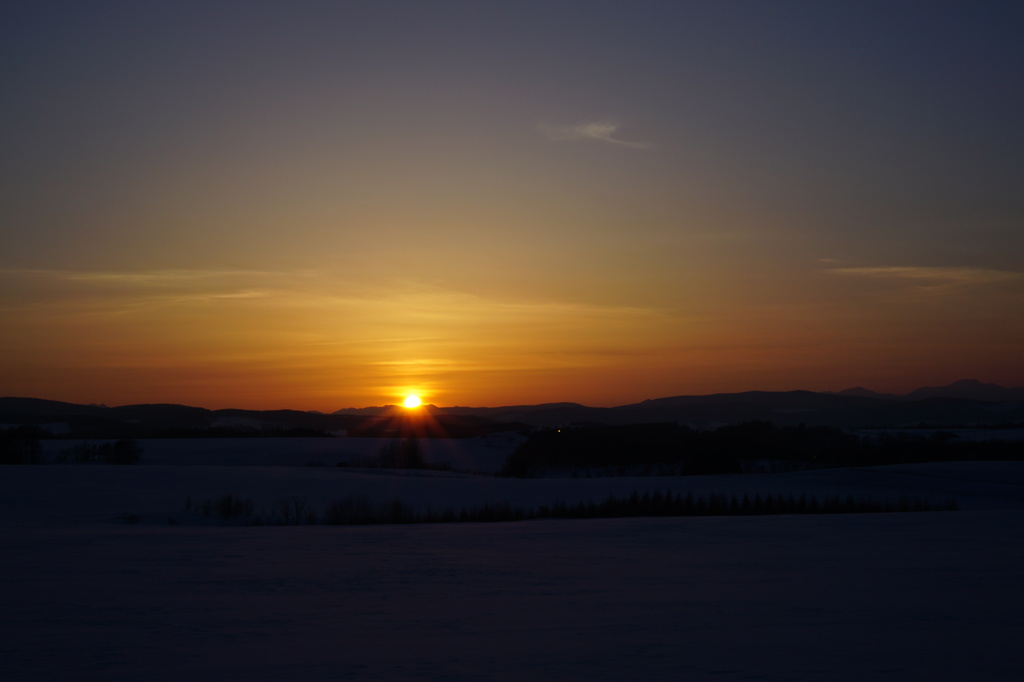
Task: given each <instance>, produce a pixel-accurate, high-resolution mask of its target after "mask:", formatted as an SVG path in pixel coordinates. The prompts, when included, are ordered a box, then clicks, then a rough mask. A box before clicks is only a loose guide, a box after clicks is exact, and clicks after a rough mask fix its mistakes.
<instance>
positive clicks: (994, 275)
mask: <svg viewBox="0 0 1024 682" xmlns="http://www.w3.org/2000/svg"><path fill="white" fill-rule="evenodd" d="M825 272H828V273H830V274H834V275H840V276H844V277H864V278H870V279H886V280H893V281H902V282H904V283H908V284H916V285H918V286H921V287H924V288H933V287H941V288H949V287H966V286H978V285H984V284H996V283H1000V282H1012V281H1017V280H1021V279H1024V273H1021V272H1013V271H1009V270H994V269H991V268H972V267H943V266H935V267H928V266H913V265H902V266H876V267H857V268H831V269H828V270H826V271H825Z"/></svg>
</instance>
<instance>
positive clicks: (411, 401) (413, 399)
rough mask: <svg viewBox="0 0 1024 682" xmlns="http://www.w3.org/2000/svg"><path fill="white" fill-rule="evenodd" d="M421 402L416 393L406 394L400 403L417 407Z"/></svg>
mask: <svg viewBox="0 0 1024 682" xmlns="http://www.w3.org/2000/svg"><path fill="white" fill-rule="evenodd" d="M421 404H423V401H422V400H420V397H419V396H418V395H410V396H406V397H405V400H404V401H403V402H402V405H404V406H405V407H408V408H410V409H412V408H414V407H419V406H420V405H421Z"/></svg>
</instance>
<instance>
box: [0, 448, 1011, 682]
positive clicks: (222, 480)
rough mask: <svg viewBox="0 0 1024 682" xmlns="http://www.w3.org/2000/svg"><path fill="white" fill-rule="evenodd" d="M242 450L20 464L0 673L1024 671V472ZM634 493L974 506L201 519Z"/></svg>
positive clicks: (305, 676)
mask: <svg viewBox="0 0 1024 682" xmlns="http://www.w3.org/2000/svg"><path fill="white" fill-rule="evenodd" d="M303 440H305V439H303ZM145 447H146V451H145V452H144V454H143V461H144V462H145V461H147V460H148V461H153V459H155V458H156V454H157V451H156V449H155V448H153V447H152V444H151V442H147V443H146V445H145ZM178 447H179V448H180V447H181V442H179V443H178ZM267 447H269V446H267ZM492 449H498V448H497V447H495V448H492ZM228 454H229V453H226V454H225V455H224V457H225V459H222V460H220V461H219V462H218V463H216V464H212V463H211V464H207V465H206V466H196V465H195V464H197V463H198V461H197V460H196V459H193V461H192V463H182V460H181V459H179V460H178V461H177V463H175V462H174V461H173V458H170V459H169V460H164V462H163V463H160V464H156V463H153V464H142V465H139V466H135V467H116V466H105V465H91V466H74V465H50V466H37V467H3V468H0V547H2V552H0V680H139V679H146V680H180V679H198V680H208V679H217V680H321V679H323V680H335V679H337V680H348V679H352V680H633V679H644V680H651V679H655V680H801V681H802V680H807V681H810V680H814V681H818V680H858V681H859V680H865V679H882V680H918V679H928V680H957V681H960V680H966V679H970V680H1016V679H1018V678H1019V675H1020V673H1021V671H1022V670H1024V648H1022V647H1021V646H1020V641H1021V640H1022V636H1024V617H1022V616H1021V614H1022V613H1024V465H1021V464H1017V463H970V464H967V463H944V464H934V465H907V466H897V467H878V468H871V469H861V470H852V469H849V470H830V471H829V470H826V471H811V472H797V473H790V474H775V475H745V476H734V477H714V476H708V477H693V478H676V477H659V478H621V479H620V478H593V479H572V478H564V479H539V480H517V479H499V478H494V477H490V476H474V475H468V474H458V473H446V472H430V471H426V472H397V471H387V470H364V469H355V468H351V467H342V468H338V467H333V466H323V467H309V466H286V465H284V463H282V462H280V461H278V460H276V459H275V458H274V457H270V456H269V455H268V457H267V458H266V459H264V460H261V461H259V463H260V464H261V466H239V465H238V464H237V463H236V464H234V465H228V463H229V460H230V457H229V456H228ZM302 454H303V456H302V457H298V456H297V460H301V463H302V464H305V463H307V462H306V461H305V459H304V457H305V456H306V455H307V454H308V453H302ZM370 454H372V453H370ZM199 459H202V458H199ZM202 461H209V460H208V459H203V460H202ZM247 463H249V462H247ZM324 463H325V464H327V463H328V462H324ZM460 468H462V467H460ZM465 468H467V469H472V468H477V469H480V470H486V469H488V468H489V467H488V466H479V467H465ZM634 489H636V490H639V491H641V492H643V491H645V490H673V491H680V492H685V491H692V492H694V493H695V494H700V493H706V492H737V493H740V494H742V493H744V492H749V493H752V494H753V493H762V494H763V493H767V492H773V493H778V492H782V493H789V492H793V493H796V494H799V493H808V494H811V493H813V494H817V495H819V496H826V495H836V494H841V495H846V494H853V495H855V496H861V495H864V496H868V497H872V498H874V499H887V498H898V497H900V496H904V495H915V496H920V497H925V498H928V499H934V500H936V501H946V500H948V499H949V498H950V497H951V496H955V497H956V498H957V500H958V501H959V503H960V508H961V510H960V511H956V512H934V513H914V514H864V515H859V514H858V515H844V516H762V517H729V518H713V517H691V518H669V519H658V518H649V519H606V520H581V521H565V520H540V521H527V522H520V523H494V524H477V523H463V524H438V525H413V526H372V527H370V526H364V527H360V526H348V527H340V526H289V527H286V526H262V527H252V526H244V525H233V524H231V523H228V522H223V521H220V520H219V519H218V520H215V519H213V518H211V517H206V516H203V515H202V514H201V513H200V512H199V511H198V509H197V506H198V505H197V503H198V502H199V501H200V500H202V499H207V498H214V497H219V496H221V495H223V494H226V493H232V494H234V495H238V496H243V497H247V498H251V499H252V500H253V502H254V506H255V507H256V509H257V511H258V510H259V509H261V508H269V507H272V506H273V504H274V503H275V501H277V500H280V499H283V498H287V497H296V496H299V497H302V498H303V499H306V500H308V501H309V503H310V504H311V505H317V506H321V507H322V505H325V504H327V503H328V502H330V501H331V500H334V499H338V498H341V497H344V496H346V495H352V494H356V495H365V496H367V497H369V498H371V499H380V500H386V499H391V498H395V497H397V498H399V499H402V500H404V501H406V502H408V503H409V504H414V505H417V506H421V507H425V506H433V507H435V508H437V507H456V508H458V507H460V506H465V505H476V504H482V503H485V502H494V501H507V502H510V503H512V504H515V505H522V506H533V505H536V504H546V503H551V502H554V501H557V500H565V501H570V502H571V501H578V500H586V499H594V500H600V499H603V498H604V497H606V496H607V495H609V494H611V493H615V494H628V493H629V492H631V491H632V490H634ZM129 517H133V518H137V520H138V521H137V523H133V524H129V523H126V522H125V520H124V519H126V518H129ZM172 524H173V525H172Z"/></svg>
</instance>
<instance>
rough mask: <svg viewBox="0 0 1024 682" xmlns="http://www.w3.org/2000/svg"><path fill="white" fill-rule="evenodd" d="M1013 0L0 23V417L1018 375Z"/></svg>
mask: <svg viewBox="0 0 1024 682" xmlns="http://www.w3.org/2000/svg"><path fill="white" fill-rule="evenodd" d="M1022 31H1024V4H1022V3H1020V2H966V1H965V2H942V1H941V0H935V1H929V2H900V1H898V0H886V1H885V2H786V1H777V2H759V1H753V0H751V1H749V2H738V1H737V2H730V1H728V0H713V1H707V2H686V1H683V0H679V1H675V2H668V1H665V2H653V1H637V0H631V1H630V2H602V1H594V0H589V1H585V2H557V1H553V2H549V1H545V2H532V1H529V0H521V1H519V2H477V1H467V2H447V1H440V2H438V1H432V2H389V1H386V0H383V1H382V0H373V1H369V2H342V1H338V2H327V1H322V2H315V1H307V2H303V1H301V0H298V1H296V0H292V1H289V2H260V1H258V0H246V1H244V2H242V1H239V2H220V1H216V0H204V1H202V2H191V1H182V0H178V1H175V2H137V1H125V2H47V1H45V0H35V1H32V2H18V1H7V2H4V3H3V5H2V7H0V52H2V55H3V61H2V67H0V69H2V71H0V74H2V82H0V84H2V92H3V98H2V100H0V230H2V234H0V236H2V242H0V243H2V249H0V395H22V396H34V397H42V398H51V399H57V400H68V401H73V402H103V403H107V404H111V405H114V404H126V403H139V402H178V403H186V404H191V405H198V406H203V407H210V408H219V407H247V408H281V407H290V408H296V409H319V410H324V411H329V410H334V409H338V408H341V407H347V406H362V405H378V404H384V403H388V402H397V401H398V400H399V399H400V398H401V396H402V395H404V394H406V393H410V392H418V393H420V394H421V395H422V396H423V398H424V400H425V401H427V402H432V403H435V404H438V405H502V404H515V403H537V402H547V401H561V400H570V401H576V402H582V403H585V404H588V405H617V404H624V403H630V402H635V401H639V400H643V399H645V398H655V397H661V396H667V395H679V394H694V393H713V392H729V391H741V390H755V389H757V390H790V389H797V388H804V389H811V390H841V389H844V388H849V387H851V386H856V385H861V386H866V387H868V388H871V389H874V390H878V391H897V392H902V391H906V390H910V389H913V388H916V387H918V386H921V385H937V384H945V383H949V382H951V381H954V380H957V379H963V378H976V379H980V380H983V381H993V382H997V383H1002V384H1004V385H1024V87H1022V83H1024V41H1022V40H1021V35H1022Z"/></svg>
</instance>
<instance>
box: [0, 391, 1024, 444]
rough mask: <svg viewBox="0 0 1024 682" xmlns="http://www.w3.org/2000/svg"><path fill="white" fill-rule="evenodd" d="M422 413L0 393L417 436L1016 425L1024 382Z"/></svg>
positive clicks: (241, 422)
mask: <svg viewBox="0 0 1024 682" xmlns="http://www.w3.org/2000/svg"><path fill="white" fill-rule="evenodd" d="M421 414H422V415H423V417H424V419H414V418H413V417H412V415H410V414H409V413H407V412H405V411H403V410H402V409H401V408H399V407H397V406H394V405H386V406H381V407H364V408H347V409H342V410H338V411H337V412H334V413H331V414H324V413H320V412H303V411H299V410H240V409H223V410H208V409H205V408H201V407H190V406H186V405H163V404H148V405H124V406H120V407H107V406H105V405H78V404H74V403H66V402H60V401H54V400H43V399H39V398H0V427H3V426H18V425H37V426H40V427H41V428H43V429H44V430H49V431H51V432H53V433H54V435H60V436H61V437H69V438H70V437H88V438H124V437H132V438H153V437H164V438H167V437H190V436H191V437H196V436H203V437H211V436H231V437H239V436H313V435H321V436H322V435H332V434H339V433H343V432H344V433H347V434H349V435H363V436H389V435H396V434H399V435H417V436H421V437H449V438H464V437H472V436H478V435H483V434H486V433H492V432H494V431H497V430H502V429H505V430H508V429H521V428H528V427H536V426H540V427H555V426H562V425H566V424H639V423H654V422H677V423H681V424H688V425H692V426H718V425H722V424H736V423H741V422H748V421H754V420H761V421H771V422H774V423H776V424H778V425H780V426H786V425H797V424H805V425H808V426H839V427H865V428H869V427H908V426H917V425H928V426H933V427H943V428H951V427H956V426H959V427H964V426H974V425H989V426H992V425H1007V424H1024V388H1004V387H1002V386H998V385H996V384H985V383H981V382H978V381H974V380H964V381H957V382H954V383H952V384H949V385H948V386H940V387H925V388H920V389H917V390H915V391H911V392H910V393H908V394H906V395H903V396H891V395H884V394H879V393H874V392H873V391H868V390H867V389H863V388H856V389H849V390H846V391H841V392H838V393H816V392H813V391H777V392H772V391H747V392H742V393H716V394H711V395H681V396H671V397H665V398H655V399H651V400H644V401H642V402H639V403H634V404H630V405H621V406H618V407H588V406H586V405H582V404H579V403H544V404H539V405H510V406H503V407H459V406H455V407H437V406H434V405H426V406H424V407H423V408H422V413H421Z"/></svg>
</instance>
